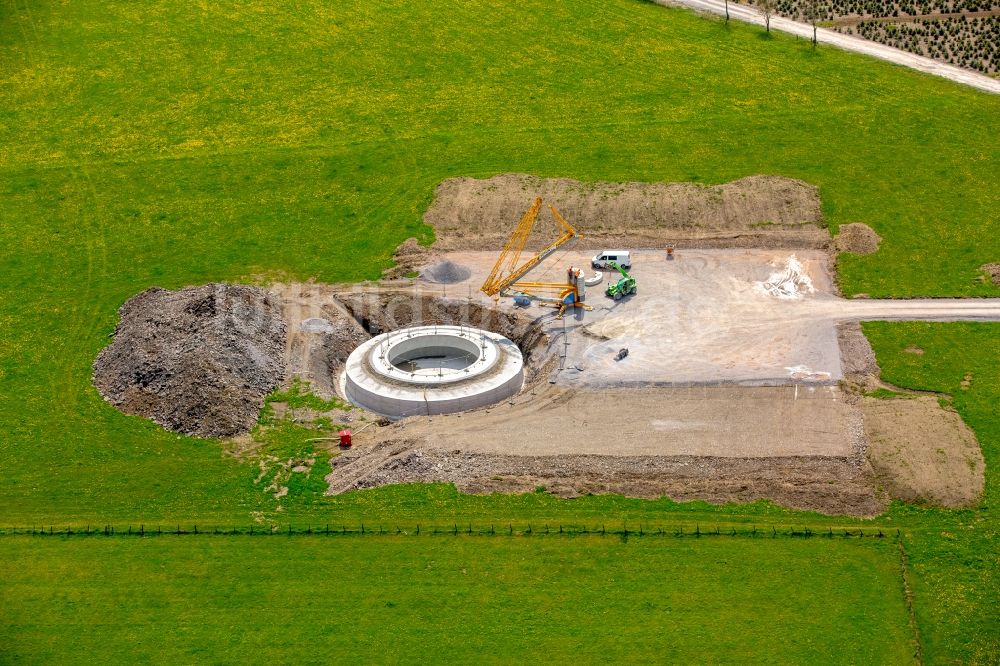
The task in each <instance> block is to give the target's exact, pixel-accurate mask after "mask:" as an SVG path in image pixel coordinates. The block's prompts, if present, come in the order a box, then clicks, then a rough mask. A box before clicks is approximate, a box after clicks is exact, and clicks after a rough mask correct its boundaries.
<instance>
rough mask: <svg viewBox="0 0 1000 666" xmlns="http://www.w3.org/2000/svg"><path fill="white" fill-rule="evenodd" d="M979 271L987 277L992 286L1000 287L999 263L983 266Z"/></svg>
mask: <svg viewBox="0 0 1000 666" xmlns="http://www.w3.org/2000/svg"><path fill="white" fill-rule="evenodd" d="M981 270H982V271H983V273H985V274H986V276H987V277H989V279H990V281H991V282H993V284H995V285H997V286H998V287H1000V263H994V264H983V266H982V269H981Z"/></svg>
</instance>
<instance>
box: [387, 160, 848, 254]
mask: <svg viewBox="0 0 1000 666" xmlns="http://www.w3.org/2000/svg"><path fill="white" fill-rule="evenodd" d="M536 196H540V197H542V198H543V199H544V200H545V202H546V204H551V205H554V206H555V207H556V208H558V209H559V211H560V212H561V213H562V214H563V216H564V217H565V218H566V219H567V220H569V222H570V223H571V224H573V225H574V226H576V227H577V228H578V229H580V230H581V231H582V232H583V234H584V237H583V238H581V239H580V241H579V243H578V247H583V248H593V249H599V248H601V247H615V246H622V245H624V246H626V247H630V248H641V247H662V246H664V245H666V244H680V245H683V246H686V247H702V248H734V247H735V248H742V247H760V248H826V247H828V246H829V243H830V235H829V233H828V232H827V230H826V229H825V228H824V227H823V214H822V211H821V209H820V199H819V194H818V192H817V190H816V188H815V187H814V186H812V185H809V184H808V183H805V182H803V181H800V180H793V179H790V178H783V177H779V176H751V177H748V178H741V179H739V180H736V181H733V182H731V183H726V184H723V185H698V184H695V183H608V182H597V183H582V182H580V181H576V180H570V179H566V178H538V177H536V176H530V175H525V174H503V175H499V176H494V177H493V178H489V179H486V180H477V179H474V178H451V179H449V180H446V181H444V182H443V183H441V185H439V186H438V188H437V190H436V196H435V199H434V203H433V204H432V205H431V207H430V208H429V209H428V210H427V213H426V214H425V215H424V220H425V221H426V222H427V223H428V224H430V225H431V226H433V227H434V230H435V232H436V235H437V241H436V242H435V244H434V249H435V250H441V251H450V250H496V249H498V248H500V247H502V245H503V243H504V241H505V240H506V239H507V237H508V236H509V234H510V232H511V230H512V229H513V227H514V225H515V224H516V223H517V221H518V220H519V219H520V218H521V216H522V215H523V214H524V212H525V211H526V210H527V209H528V207H529V206H530V205H531V203H532V201H533V200H534V198H535V197H536ZM541 229H545V231H544V232H543V231H541ZM553 229H554V226H553V223H552V222H551V215H550V213H549V212H548V209H547V207H546V208H543V212H542V214H541V215H540V216H539V222H538V224H537V225H536V233H534V234H533V235H532V238H531V239H530V240H529V245H528V247H529V248H536V249H537V248H539V247H542V246H543V245H544V244H545V242H547V241H548V240H551V235H552V231H553ZM543 234H544V236H543ZM543 241H544V242H543ZM412 249H413V248H411V247H409V246H408V247H407V248H406V252H412Z"/></svg>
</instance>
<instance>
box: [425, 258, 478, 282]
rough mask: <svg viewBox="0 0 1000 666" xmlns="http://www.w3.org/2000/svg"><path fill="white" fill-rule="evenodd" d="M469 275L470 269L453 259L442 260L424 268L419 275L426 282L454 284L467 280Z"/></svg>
mask: <svg viewBox="0 0 1000 666" xmlns="http://www.w3.org/2000/svg"><path fill="white" fill-rule="evenodd" d="M471 275H472V271H471V270H469V269H468V268H467V267H465V266H461V265H459V264H456V263H455V262H453V261H442V262H441V263H438V264H434V265H433V266H430V267H428V268H425V269H424V271H423V272H422V273H421V274H420V277H421V278H423V279H424V280H426V281H428V282H434V283H437V284H455V283H456V282H462V281H464V280H468V279H469V276H471Z"/></svg>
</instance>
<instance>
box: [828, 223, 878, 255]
mask: <svg viewBox="0 0 1000 666" xmlns="http://www.w3.org/2000/svg"><path fill="white" fill-rule="evenodd" d="M881 240H882V237H881V236H879V235H878V234H877V233H875V230H874V229H872V228H871V227H869V226H868V225H867V224H863V223H861V222H851V223H850V224H842V225H840V232H839V233H838V234H837V238H836V247H837V250H838V251H839V252H851V253H853V254H874V253H875V252H876V251H877V250H878V244H879V242H880V241H881Z"/></svg>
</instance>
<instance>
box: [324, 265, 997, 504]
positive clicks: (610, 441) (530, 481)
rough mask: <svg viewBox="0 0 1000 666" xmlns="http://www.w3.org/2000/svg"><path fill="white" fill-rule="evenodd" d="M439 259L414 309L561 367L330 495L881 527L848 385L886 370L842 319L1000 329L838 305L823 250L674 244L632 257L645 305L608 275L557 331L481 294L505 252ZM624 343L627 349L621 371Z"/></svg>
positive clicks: (354, 462)
mask: <svg viewBox="0 0 1000 666" xmlns="http://www.w3.org/2000/svg"><path fill="white" fill-rule="evenodd" d="M591 255H592V253H591V252H584V251H579V250H577V251H569V252H562V253H557V254H556V255H555V256H554V257H553V258H552V259H551V260H549V261H548V262H546V264H545V265H544V266H543V267H540V268H539V269H537V270H536V272H535V273H533V275H532V277H533V279H536V280H540V281H559V280H560V279H564V278H563V274H564V271H565V267H567V266H570V265H573V266H578V267H582V268H584V269H585V270H586V272H587V274H588V276H590V275H593V273H594V269H593V268H591V267H590V256H591ZM435 260H436V261H437V262H439V264H438V265H440V262H442V261H445V262H448V266H449V268H450V269H451V270H449V273H450V274H452V275H455V276H459V277H458V278H457V279H450V280H448V281H447V282H446V283H443V282H440V281H433V280H418V281H416V282H414V283H410V284H409V285H408V286H407V287H401V288H400V292H401V293H400V297H402V298H403V300H404V301H405V300H406V298H405V296H404V295H405V293H407V292H410V293H411V296H410V299H411V300H413V299H418V298H427V297H431V296H432V297H435V298H436V299H437V300H438V301H439V302H444V303H452V304H453V305H454V306H455V307H458V306H459V305H460V304H463V303H466V304H468V305H469V306H472V305H475V306H476V307H477V308H480V309H481V310H484V311H485V310H489V309H490V308H493V309H498V310H499V311H502V312H508V313H510V314H511V316H514V315H517V316H518V317H520V318H523V319H528V320H532V321H534V322H536V324H537V326H539V327H540V329H541V331H543V332H544V333H545V334H546V335H545V336H544V338H542V339H541V342H540V343H539V344H542V345H544V346H545V350H544V354H543V355H544V356H545V357H547V358H549V359H550V361H551V363H550V365H549V366H547V367H546V369H545V371H544V372H542V373H540V374H539V376H538V377H537V378H536V381H534V382H533V383H532V384H531V386H530V387H529V389H528V390H526V391H525V392H523V393H522V394H520V395H519V396H516V397H515V398H513V399H511V400H509V401H507V402H504V403H501V404H499V405H495V406H493V407H491V408H488V409H481V410H477V411H473V412H466V413H462V414H455V415H449V416H438V417H433V418H428V417H415V418H409V419H405V420H404V421H401V422H399V423H396V424H393V425H391V426H389V427H385V428H382V429H380V430H379V431H378V432H372V434H371V436H369V437H362V438H359V439H360V444H359V446H358V447H357V449H356V450H355V451H353V452H351V453H350V454H347V455H344V456H342V457H341V458H339V459H336V460H335V463H334V464H335V468H334V471H333V473H332V474H331V475H330V477H329V479H328V480H329V482H330V488H331V492H342V491H344V490H348V489H350V488H362V487H368V486H372V485H380V484H384V483H399V482H406V481H445V482H453V483H455V484H456V485H457V486H458V487H459V488H461V489H463V490H466V491H469V492H490V491H525V490H531V489H533V488H534V487H537V486H538V485H543V486H545V487H546V488H547V489H549V490H550V491H552V492H558V493H559V494H562V495H566V496H574V495H578V494H581V493H586V492H620V493H624V494H629V495H634V496H647V497H648V496H657V495H662V494H669V495H670V496H671V497H674V498H678V499H680V498H685V499H687V498H694V497H700V498H704V499H710V500H713V501H748V500H752V499H759V498H769V499H772V500H774V501H776V502H778V503H781V504H784V505H786V506H791V507H796V508H805V509H814V510H818V511H823V512H828V513H846V514H854V515H872V514H874V513H877V512H878V511H880V510H881V508H882V507H883V506H884V503H885V501H886V500H887V499H888V498H889V497H890V496H898V495H899V492H900V491H899V488H901V487H902V486H898V485H892V484H890V483H889V482H888V481H887V479H889V478H890V477H893V474H892V473H890V472H887V471H886V470H885V467H884V466H881V467H879V469H880V473H881V474H882V479H883V481H882V483H881V486H880V485H879V484H876V482H875V477H874V473H873V471H872V468H871V466H870V465H869V459H868V455H867V454H868V437H867V435H866V427H865V419H864V415H865V413H864V411H863V410H862V406H861V399H860V398H859V397H858V395H857V394H856V392H854V391H851V390H848V391H845V390H844V388H843V383H844V380H845V376H846V379H850V380H853V379H854V375H855V374H857V373H858V372H861V371H865V372H876V373H877V368H874V370H872V367H873V366H874V360H873V359H874V357H873V356H872V354H871V349H870V347H868V345H867V342H866V341H865V340H864V337H863V336H861V335H853V336H847V335H844V334H843V330H842V329H843V326H844V325H845V322H848V323H849V322H856V321H859V320H868V319H939V320H951V319H991V318H997V317H1000V305H998V304H997V303H996V302H990V301H985V300H982V299H980V300H978V301H974V302H969V301H949V300H945V299H940V300H934V301H919V300H915V301H877V300H864V299H859V300H845V299H842V298H840V297H839V296H838V295H837V294H836V292H835V288H834V285H833V282H832V279H831V275H830V268H829V266H830V257H829V255H828V254H827V253H825V252H821V251H816V250H795V251H790V250H778V249H771V250H762V249H714V250H679V251H677V252H676V253H675V254H674V258H672V259H670V258H668V256H667V254H666V252H664V251H662V250H659V251H657V250H644V251H643V250H637V251H633V254H632V263H633V268H632V271H631V272H632V274H633V275H635V277H636V278H637V280H638V281H639V291H638V293H637V294H635V295H634V296H629V297H626V298H624V299H622V300H620V301H614V300H612V299H610V298H608V297H606V296H605V295H604V293H603V290H604V288H605V286H606V284H607V279H608V278H607V277H605V279H604V282H603V284H601V285H598V286H594V287H591V288H589V290H588V294H587V302H588V303H589V304H590V305H591V306H592V307H593V309H592V310H589V311H584V310H579V311H576V312H574V313H570V314H567V316H566V317H564V318H563V319H557V318H556V317H555V311H554V310H553V309H551V308H546V307H542V306H539V305H531V306H528V307H527V308H519V307H516V306H514V305H513V303H512V302H511V300H510V299H501V300H500V301H498V302H497V303H493V302H491V301H490V300H489V299H487V298H486V297H485V296H483V295H482V294H481V293H480V292H479V291H478V288H479V285H480V284H481V283H482V280H483V279H484V278H485V276H486V275H487V273H488V271H489V269H490V268H491V266H492V264H493V262H494V261H495V254H494V253H491V252H477V251H456V252H449V253H444V254H442V255H439V256H437V257H435ZM455 267H460V268H461V270H454V268H455ZM466 273H467V274H468V278H465V279H461V277H462V276H464V275H465V274H466ZM350 298H351V299H354V300H357V299H362V300H363V299H364V298H365V296H364V295H363V294H358V293H352V294H351V295H350ZM389 302H391V300H390V299H386V298H384V297H382V298H381V300H379V301H378V302H376V303H374V304H373V306H372V307H369V308H366V309H365V311H366V312H367V313H368V314H369V316H374V313H376V312H381V313H382V315H383V316H386V317H390V318H391V316H392V315H391V312H390V311H391V309H392V308H391V307H389V308H386V304H387V303H389ZM396 323H397V324H398V323H399V321H398V318H397V319H396ZM471 323H472V324H473V325H476V323H477V322H475V321H473V322H471ZM854 326H855V329H856V324H854ZM623 348H627V349H628V350H629V353H628V355H627V356H626V357H625V358H624V359H622V360H616V359H615V356H616V354H617V352H618V351H619V350H620V349H623ZM534 353H535V354H536V355H538V354H541V353H542V352H539V351H537V350H536V351H535V352H534ZM848 375H849V376H848ZM924 407H926V409H927V410H931V411H933V410H932V408H933V409H936V410H939V409H940V408H938V407H937V405H936V403H934V404H933V405H931V404H927V405H924ZM925 411H926V410H925ZM930 418H936V417H935V416H934V415H932V416H931V417H930ZM954 432H955V433H958V431H957V430H955V431H954ZM952 440H955V441H952ZM940 446H941V447H943V448H945V449H947V450H949V451H955V452H957V451H959V450H961V451H963V452H967V451H966V449H967V442H965V441H964V440H961V439H960V438H957V437H942V439H941V444H940ZM905 448H906V444H905V443H904V445H903V449H902V450H903V451H904V453H903V455H904V456H905V455H906V454H905ZM878 451H879V452H881V451H882V449H878ZM879 455H881V453H879ZM956 455H959V454H957V453H956ZM962 455H964V454H962ZM956 459H957V458H956ZM962 459H964V458H962ZM876 462H881V461H876ZM931 463H933V461H931ZM928 469H931V468H928ZM977 469H980V470H981V466H980V467H979V468H977ZM977 474H978V478H979V479H981V473H978V472H976V471H975V470H973V471H972V475H973V476H976V475H977ZM897 476H898V475H897ZM893 478H894V477H893ZM922 478H923V479H925V480H927V479H933V478H934V474H933V471H931V472H928V473H925V474H923V476H922ZM967 481H968V483H965V481H962V480H959V481H957V483H958V484H959V485H963V484H964V485H963V487H966V488H967V495H968V496H977V493H978V492H979V491H978V490H976V488H977V487H978V486H976V480H975V479H967ZM949 483H954V481H953V482H949ZM980 483H981V482H980ZM953 492H954V491H953ZM924 496H927V497H943V496H942V495H941V494H940V493H938V494H937V495H935V494H934V493H925V495H924Z"/></svg>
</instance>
